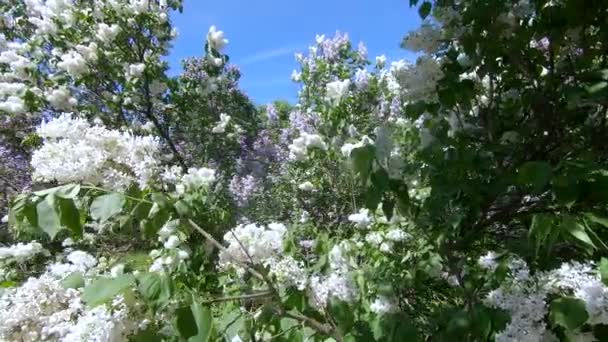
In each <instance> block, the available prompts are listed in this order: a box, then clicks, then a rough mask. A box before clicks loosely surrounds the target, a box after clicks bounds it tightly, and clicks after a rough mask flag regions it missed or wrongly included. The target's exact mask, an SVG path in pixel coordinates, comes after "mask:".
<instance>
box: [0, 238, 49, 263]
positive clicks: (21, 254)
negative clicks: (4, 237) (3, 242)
mask: <svg viewBox="0 0 608 342" xmlns="http://www.w3.org/2000/svg"><path fill="white" fill-rule="evenodd" d="M44 253H47V250H46V249H44V247H42V245H41V244H40V243H38V242H36V241H31V242H29V243H22V242H19V243H17V244H14V245H11V246H8V247H0V261H5V262H7V261H9V262H10V261H15V262H18V263H22V262H25V261H27V260H30V259H32V258H34V257H35V256H36V255H38V254H44Z"/></svg>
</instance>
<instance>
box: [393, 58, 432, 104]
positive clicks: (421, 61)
mask: <svg viewBox="0 0 608 342" xmlns="http://www.w3.org/2000/svg"><path fill="white" fill-rule="evenodd" d="M391 74H392V75H394V77H395V78H396V80H397V82H398V84H399V87H400V88H401V92H402V95H403V96H404V97H405V98H406V99H412V100H418V101H419V100H428V101H435V100H436V91H435V87H436V85H437V82H438V81H439V80H440V79H441V77H443V72H442V71H441V60H439V59H436V58H434V57H430V56H422V57H419V58H418V60H417V61H416V64H413V65H412V64H409V63H407V62H406V61H404V60H401V61H398V62H393V64H392V66H391Z"/></svg>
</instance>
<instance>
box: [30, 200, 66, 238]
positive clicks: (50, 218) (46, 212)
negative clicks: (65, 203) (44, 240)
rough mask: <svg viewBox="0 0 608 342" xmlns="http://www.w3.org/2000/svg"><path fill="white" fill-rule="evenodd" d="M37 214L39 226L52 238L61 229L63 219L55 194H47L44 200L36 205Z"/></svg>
mask: <svg viewBox="0 0 608 342" xmlns="http://www.w3.org/2000/svg"><path fill="white" fill-rule="evenodd" d="M36 216H37V217H38V227H39V228H40V229H42V231H44V232H45V233H46V234H47V235H48V236H49V237H50V238H51V240H52V239H54V238H55V236H56V235H57V233H59V231H61V219H60V217H59V212H58V210H57V205H56V200H55V196H54V195H52V194H51V195H47V196H46V197H45V198H44V200H42V201H40V202H39V203H38V204H37V205H36Z"/></svg>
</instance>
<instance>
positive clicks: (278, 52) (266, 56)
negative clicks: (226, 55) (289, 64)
mask: <svg viewBox="0 0 608 342" xmlns="http://www.w3.org/2000/svg"><path fill="white" fill-rule="evenodd" d="M298 50H302V47H301V45H298V46H296V45H290V46H282V47H278V48H274V49H269V50H261V51H258V52H256V53H253V54H251V55H249V56H245V57H243V58H241V59H240V60H239V61H238V63H237V65H240V66H245V65H250V64H256V63H260V62H265V61H268V60H272V59H275V58H278V57H283V56H287V55H293V54H294V53H296V52H297V51H298Z"/></svg>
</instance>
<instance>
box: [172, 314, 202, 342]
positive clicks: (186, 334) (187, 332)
mask: <svg viewBox="0 0 608 342" xmlns="http://www.w3.org/2000/svg"><path fill="white" fill-rule="evenodd" d="M175 315H176V316H177V321H176V326H177V331H178V332H179V335H180V336H181V337H183V338H186V339H187V338H190V337H192V336H194V335H196V334H197V332H198V328H197V326H196V321H195V320H194V315H193V314H192V310H190V307H189V306H185V307H182V308H179V309H177V310H176V311H175Z"/></svg>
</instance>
